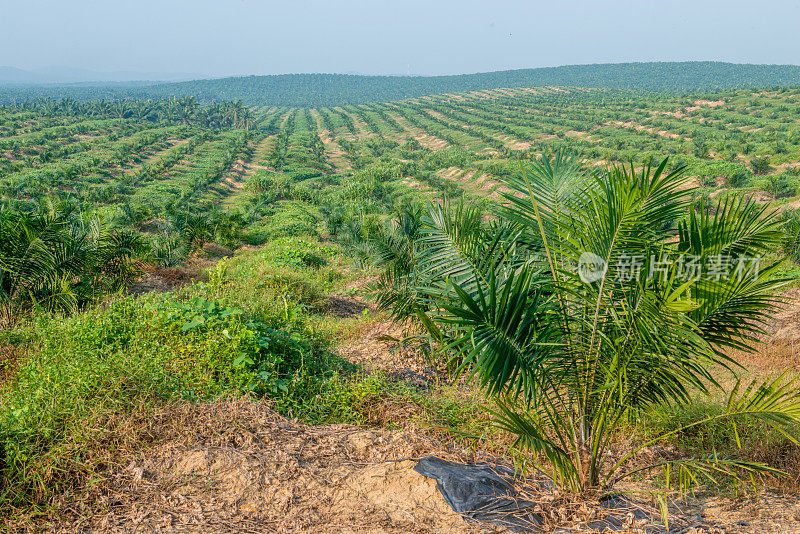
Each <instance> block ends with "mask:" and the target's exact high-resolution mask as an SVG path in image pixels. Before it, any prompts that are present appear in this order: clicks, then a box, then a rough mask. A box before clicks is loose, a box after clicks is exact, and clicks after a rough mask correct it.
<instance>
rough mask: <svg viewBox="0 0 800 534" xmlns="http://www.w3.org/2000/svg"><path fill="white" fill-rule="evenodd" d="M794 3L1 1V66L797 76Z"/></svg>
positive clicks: (799, 48)
mask: <svg viewBox="0 0 800 534" xmlns="http://www.w3.org/2000/svg"><path fill="white" fill-rule="evenodd" d="M798 22H800V1H794V0H791V1H778V0H765V1H758V2H756V1H753V0H747V1H740V0H725V1H704V0H659V1H644V0H643V1H623V0H617V1H611V0H594V1H589V0H584V1H579V0H564V1H559V0H550V1H529V2H523V1H503V0H495V1H493V2H475V1H469V0H453V1H451V0H447V1H437V0H424V1H418V0H394V1H380V0H373V1H355V0H352V1H351V0H340V1H334V0H330V1H322V0H285V1H282V2H275V1H266V0H265V1H255V0H216V1H211V0H135V1H134V0H104V1H89V0H83V1H77V0H72V1H70V0H0V65H9V66H15V67H19V68H23V69H34V68H41V67H50V66H66V67H80V68H87V69H93V70H100V71H112V70H135V71H155V72H192V73H203V74H208V75H214V76H223V75H234V74H274V73H287V72H359V73H369V74H409V73H410V74H453V73H464V72H481V71H490V70H501V69H509V68H525V67H539V66H554V65H565V64H575V63H600V62H622V61H651V60H663V61H667V60H701V59H709V60H724V61H733V62H741V63H793V64H800V31H798V27H797V25H798Z"/></svg>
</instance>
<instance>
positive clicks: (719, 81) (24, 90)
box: [0, 61, 800, 106]
mask: <svg viewBox="0 0 800 534" xmlns="http://www.w3.org/2000/svg"><path fill="white" fill-rule="evenodd" d="M542 85H561V86H564V85H570V86H581V87H613V88H621V89H642V90H648V91H668V92H695V91H710V90H722V89H734V88H744V87H772V86H787V85H800V66H796V65H748V64H735V63H721V62H710V61H692V62H663V63H606V64H594V65H568V66H563V67H546V68H537V69H520V70H507V71H498V72H485V73H478V74H462V75H455V76H359V75H348V74H281V75H273V76H244V77H236V78H219V79H212V80H195V81H185V82H176V83H159V84H152V85H145V86H142V85H135V86H134V85H131V84H95V85H73V86H60V87H42V86H29V87H15V88H9V87H6V88H2V87H0V103H9V102H19V101H23V100H25V99H31V98H38V97H49V98H62V97H71V98H76V99H79V100H87V99H99V98H162V97H169V96H186V95H194V96H197V97H198V98H199V99H201V100H202V101H214V100H236V99H239V100H241V101H242V102H243V103H244V104H245V105H248V106H251V105H279V106H334V105H345V104H360V103H365V102H376V101H379V102H386V101H392V100H401V99H404V98H411V97H418V96H425V95H430V94H438V93H449V92H458V91H471V90H480V89H493V88H497V87H519V86H542Z"/></svg>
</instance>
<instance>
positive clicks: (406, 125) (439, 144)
mask: <svg viewBox="0 0 800 534" xmlns="http://www.w3.org/2000/svg"><path fill="white" fill-rule="evenodd" d="M386 114H387V115H389V116H390V117H391V118H393V119H394V120H395V121H397V124H399V125H400V126H401V127H402V128H403V129H405V130H406V131H407V132H408V133H409V134H410V135H411V137H413V138H414V139H416V140H417V141H419V143H420V144H421V145H422V146H424V147H425V148H428V149H430V150H433V151H434V152H436V151H439V150H442V149H443V148H447V147H448V146H449V144H448V143H447V141H445V140H444V139H439V138H438V137H434V136H433V135H430V134H428V133H427V132H425V131H424V130H422V129H420V128H417V127H416V126H413V125H412V124H411V123H410V122H408V121H407V120H406V118H405V117H403V116H402V115H400V114H399V113H393V112H391V111H387V112H386Z"/></svg>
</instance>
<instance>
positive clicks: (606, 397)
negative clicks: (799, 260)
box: [412, 153, 800, 491]
mask: <svg viewBox="0 0 800 534" xmlns="http://www.w3.org/2000/svg"><path fill="white" fill-rule="evenodd" d="M666 168H667V161H666V160H664V161H663V162H662V163H661V164H660V165H658V166H657V167H655V168H651V167H649V166H646V167H645V168H643V169H641V170H636V169H634V168H629V169H628V168H624V167H610V168H608V169H604V170H601V171H595V172H586V171H585V170H584V169H583V168H582V166H581V164H580V161H579V160H578V159H577V158H576V157H575V156H570V155H567V154H565V153H558V154H556V156H555V157H554V158H552V159H548V158H543V159H541V160H540V161H537V162H533V163H531V164H530V165H529V166H527V167H525V168H523V169H522V172H520V173H519V174H518V175H517V176H513V177H510V178H508V179H507V186H508V187H509V188H510V189H511V190H512V192H511V193H509V194H506V195H505V198H506V200H507V203H506V205H505V206H504V208H503V209H502V211H501V213H500V214H499V215H500V223H499V224H497V223H494V224H493V225H490V224H488V223H485V222H481V221H480V220H475V219H474V218H473V219H471V220H470V219H469V217H465V216H464V214H463V213H462V214H460V215H459V214H458V210H457V209H456V210H453V209H447V208H442V207H438V206H434V207H433V208H432V209H431V210H430V214H429V216H428V217H427V219H426V224H425V228H423V229H422V230H421V232H420V237H419V239H418V240H417V241H416V242H415V247H416V251H417V252H416V253H417V262H416V264H415V265H414V267H413V269H412V271H413V272H415V273H416V278H415V279H414V280H413V282H412V288H413V289H414V291H416V293H417V294H424V295H425V296H426V297H427V298H428V301H427V302H428V306H427V309H423V310H422V313H421V314H419V315H420V318H421V319H422V320H423V323H424V324H425V325H426V326H428V328H429V330H430V331H431V333H432V334H433V335H435V336H436V337H438V338H440V339H442V340H443V341H444V342H445V343H447V346H448V347H449V348H450V349H452V350H454V351H456V353H457V354H459V355H460V357H461V361H462V362H463V364H462V369H464V370H469V372H470V373H471V375H472V376H473V377H474V378H475V379H477V381H478V382H479V383H480V384H481V385H482V386H483V388H484V389H485V391H486V392H487V393H488V394H490V395H492V396H493V397H495V398H496V400H497V404H498V408H497V410H496V412H495V415H496V417H497V420H498V423H499V425H500V426H501V427H502V428H504V429H505V430H507V431H509V432H511V433H512V434H514V435H516V436H517V445H518V446H520V447H524V448H528V449H532V450H533V451H536V452H537V453H538V454H541V455H542V456H543V457H545V458H547V460H548V461H549V466H550V468H551V469H552V471H548V472H550V473H551V476H552V477H553V479H554V481H556V482H558V483H559V484H560V485H561V487H562V488H564V489H567V490H571V491H585V490H596V489H600V488H604V487H606V488H607V487H609V486H610V485H613V484H614V483H616V482H617V481H618V480H620V479H621V478H624V477H625V476H627V475H628V474H629V472H625V465H626V464H625V462H624V459H625V458H627V456H625V457H623V460H621V461H617V462H612V461H610V458H611V455H609V450H610V448H611V444H612V439H614V437H615V435H617V434H618V432H619V430H620V428H621V426H622V425H623V424H626V423H627V422H628V421H629V420H630V418H631V417H635V416H636V415H637V414H640V413H642V412H643V411H644V410H646V409H649V408H652V407H655V406H659V405H663V404H667V403H677V404H685V403H689V402H691V399H692V397H693V396H694V395H695V394H697V393H701V394H703V393H705V394H707V393H709V392H710V391H711V389H712V388H715V387H717V382H716V381H715V377H714V374H712V372H711V370H712V369H714V368H715V367H717V366H724V367H728V368H731V369H732V368H734V367H735V365H736V364H735V362H734V361H732V360H731V359H729V358H728V356H726V354H725V352H724V350H725V349H726V348H731V347H733V348H739V349H747V348H748V347H749V346H750V345H751V342H752V341H753V340H754V338H755V336H756V335H757V334H758V333H760V332H761V326H762V324H763V322H764V320H765V319H766V317H767V315H768V314H769V312H770V311H771V310H772V309H773V308H774V306H775V305H776V304H777V302H778V300H777V299H776V298H775V297H774V296H773V295H774V294H775V291H776V290H777V288H778V287H779V286H780V285H781V282H780V281H779V280H776V279H775V278H774V276H773V275H772V272H773V270H774V268H775V266H774V265H762V264H761V263H762V261H763V260H762V258H763V257H764V256H765V255H766V254H767V253H768V252H770V251H772V250H773V249H774V248H776V247H777V246H778V245H779V244H780V240H781V235H782V234H781V231H780V225H779V221H778V220H777V217H776V216H775V214H774V213H772V212H770V211H768V210H767V208H765V207H760V206H757V205H756V204H754V203H753V202H749V201H727V202H724V203H722V204H719V205H713V206H712V205H710V204H709V203H708V202H701V203H700V204H698V205H696V206H693V204H692V197H691V191H690V190H689V189H687V188H686V180H685V179H684V178H682V169H677V170H675V171H673V172H668V171H666ZM462 211H463V208H462ZM455 223H459V224H455ZM429 317H430V318H429ZM748 417H749V418H756V419H759V420H761V421H763V422H765V423H766V424H769V425H772V426H774V427H776V428H778V429H780V430H781V431H784V432H787V426H788V425H790V424H796V423H797V422H800V397H799V396H798V394H797V390H796V388H795V387H794V385H793V383H792V382H791V381H787V380H785V379H784V378H780V379H778V380H776V381H772V382H767V383H765V384H763V385H759V384H753V385H751V386H750V387H746V388H738V387H737V388H736V389H735V390H734V391H733V392H732V393H731V394H730V397H729V402H728V404H727V408H726V409H725V410H724V411H723V413H720V414H715V415H714V416H713V417H710V418H709V419H708V421H706V422H713V423H717V424H723V423H727V424H732V425H735V424H736V423H737V422H738V421H739V420H741V419H743V418H748ZM666 463H668V464H674V465H675V466H676V467H678V468H680V469H681V470H687V472H688V470H693V472H697V473H701V474H702V473H706V474H709V476H710V474H711V473H713V472H719V471H725V470H728V471H731V470H733V469H745V470H768V467H767V466H764V465H760V464H754V463H747V462H743V461H740V460H737V459H732V458H727V459H726V458H721V457H718V456H717V455H714V454H712V455H709V457H707V458H682V459H675V460H670V461H668V462H666ZM686 479H687V480H688V479H691V477H686Z"/></svg>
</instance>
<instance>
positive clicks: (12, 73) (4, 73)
mask: <svg viewBox="0 0 800 534" xmlns="http://www.w3.org/2000/svg"><path fill="white" fill-rule="evenodd" d="M198 78H205V76H203V75H202V74H191V73H175V72H168V73H165V72H140V71H114V72H99V71H94V70H89V69H75V68H71V67H47V68H43V69H35V70H23V69H18V68H16V67H3V66H0V84H14V85H16V84H24V85H31V84H33V85H38V84H68V83H86V82H102V83H109V82H111V83H115V82H133V81H150V82H177V81H183V80H196V79H198Z"/></svg>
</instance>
